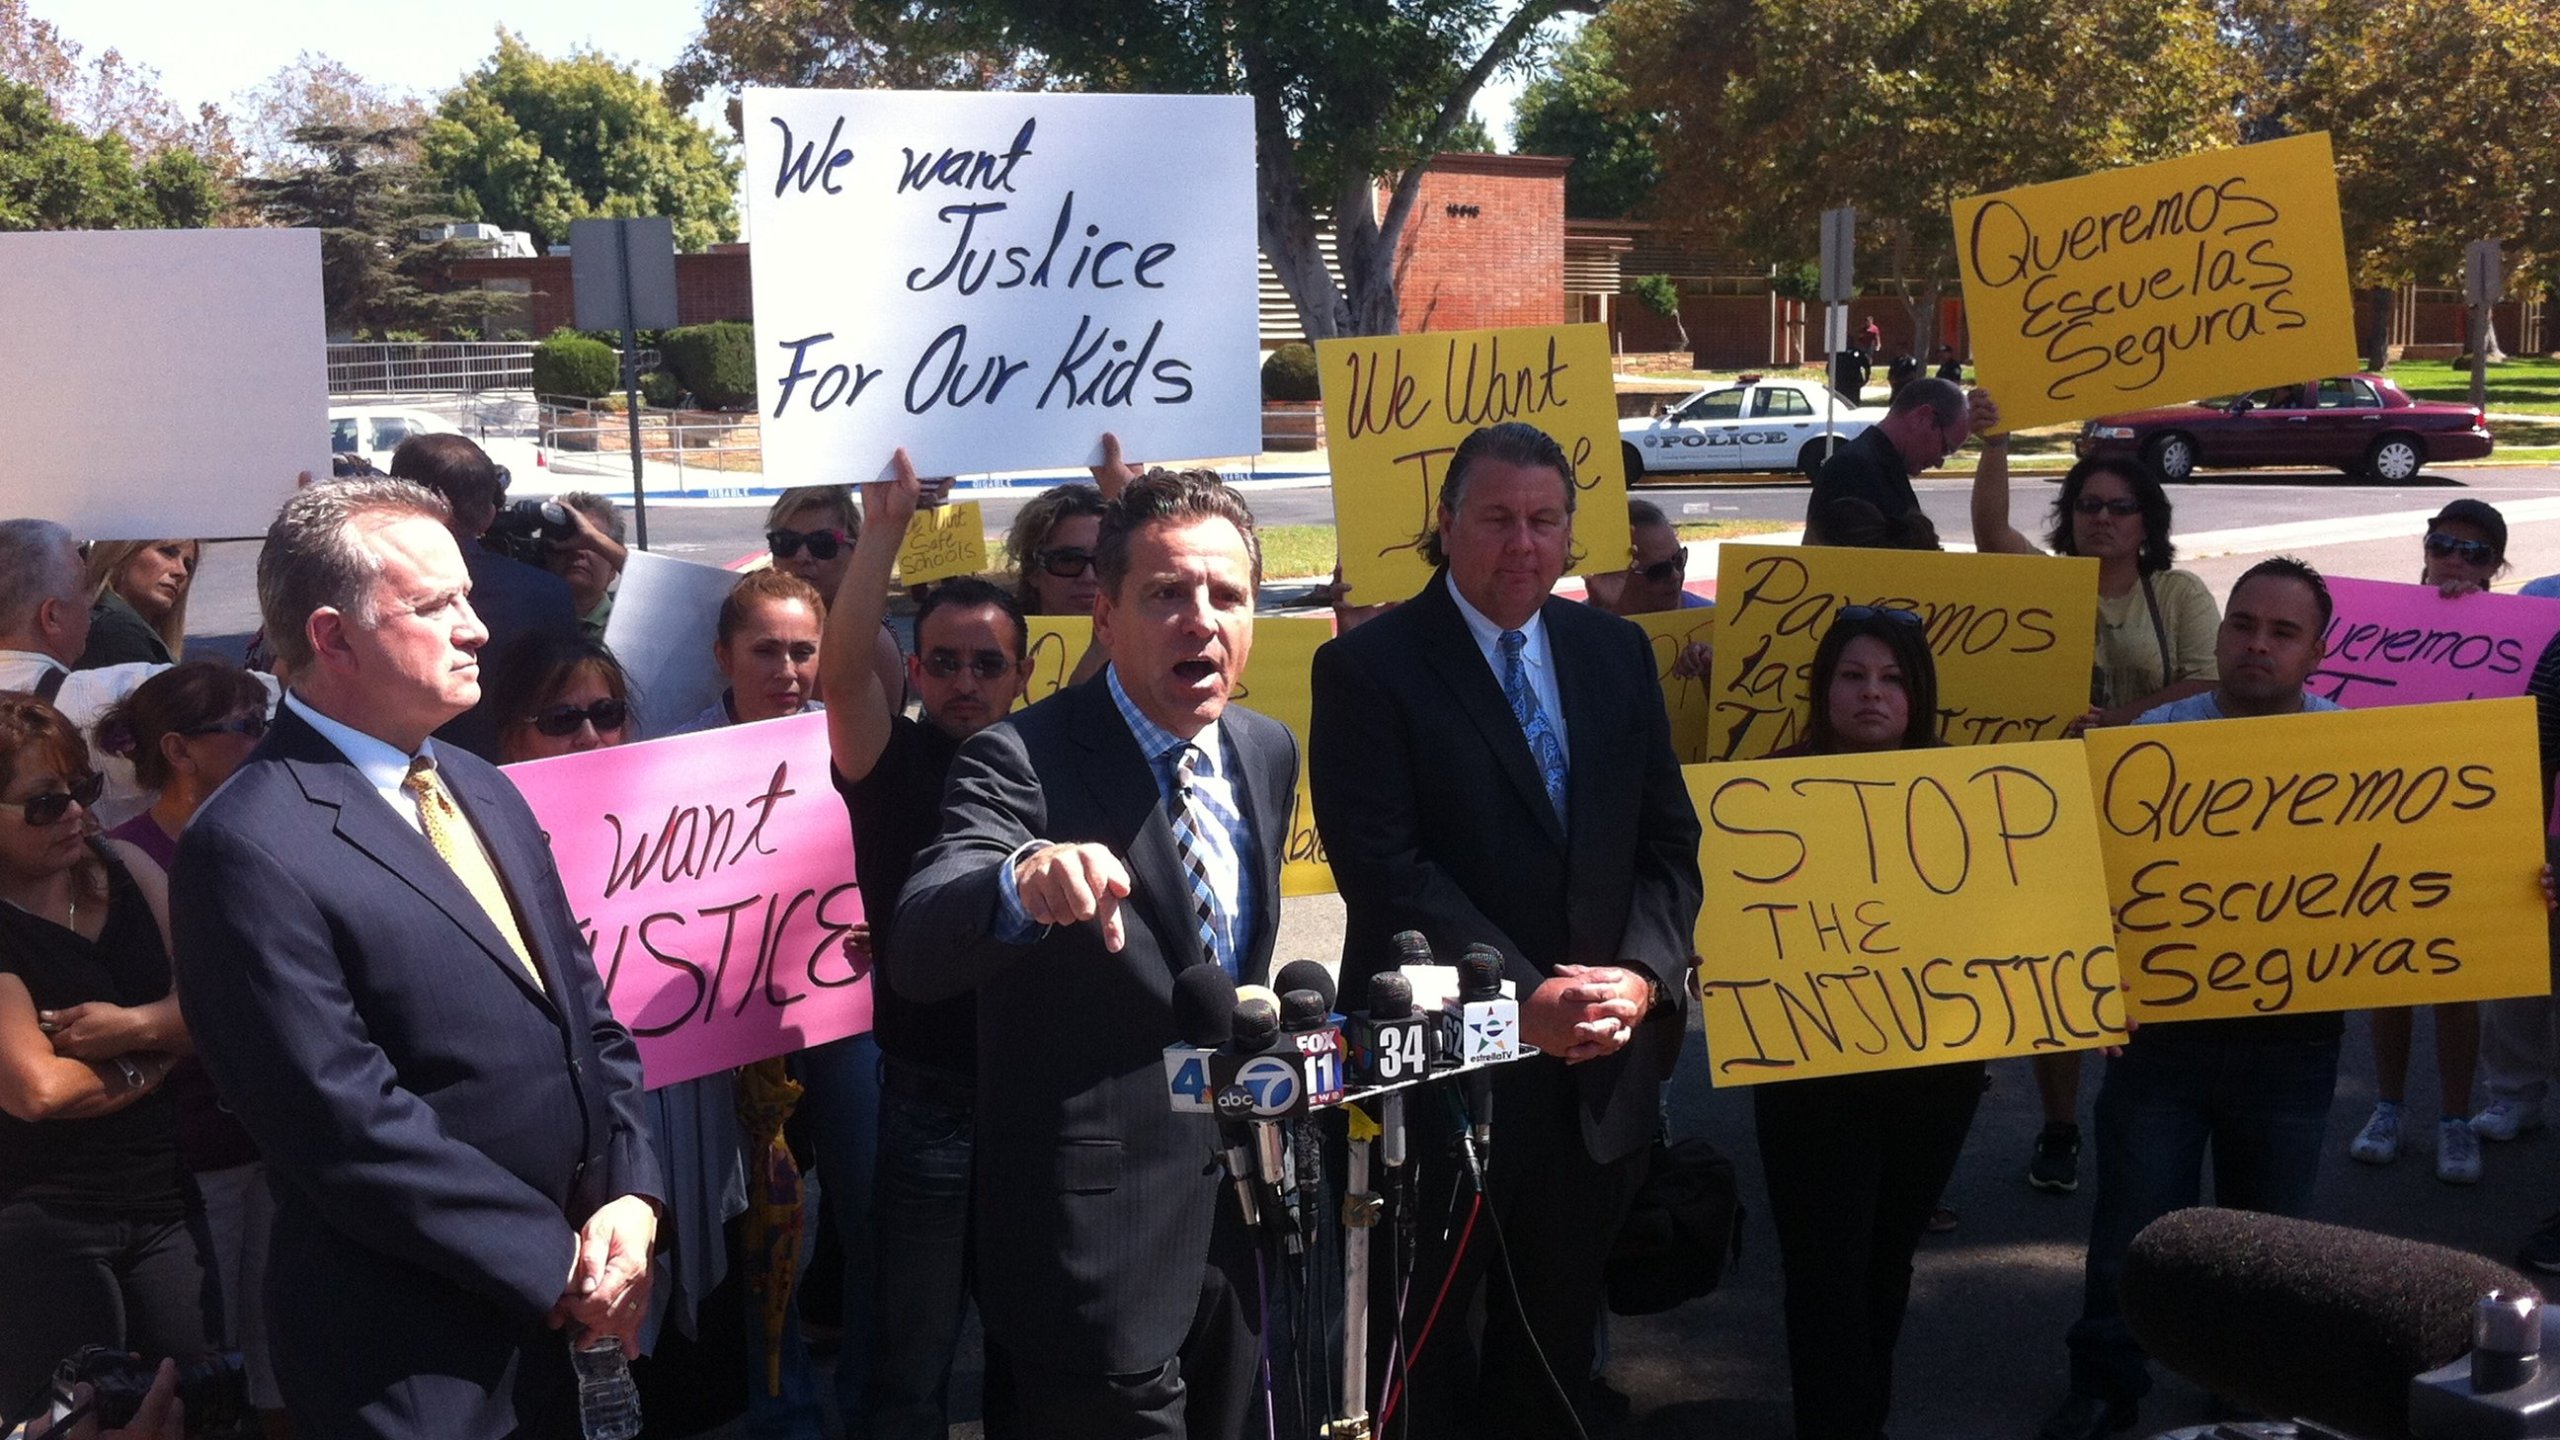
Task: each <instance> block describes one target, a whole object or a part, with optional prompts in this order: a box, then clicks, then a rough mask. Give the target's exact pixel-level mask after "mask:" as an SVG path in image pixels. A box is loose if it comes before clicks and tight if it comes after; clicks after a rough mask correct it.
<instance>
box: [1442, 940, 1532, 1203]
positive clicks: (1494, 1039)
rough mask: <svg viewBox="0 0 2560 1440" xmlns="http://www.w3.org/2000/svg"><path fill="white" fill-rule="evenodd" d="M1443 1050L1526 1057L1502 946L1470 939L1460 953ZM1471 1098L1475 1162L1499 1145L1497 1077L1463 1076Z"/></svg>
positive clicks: (1465, 1059)
mask: <svg viewBox="0 0 2560 1440" xmlns="http://www.w3.org/2000/svg"><path fill="white" fill-rule="evenodd" d="M1440 1025H1441V1031H1442V1034H1441V1042H1440V1043H1441V1050H1442V1052H1443V1053H1444V1054H1446V1055H1448V1056H1449V1057H1450V1058H1451V1059H1453V1060H1454V1061H1455V1062H1456V1063H1458V1064H1461V1065H1479V1064H1492V1063H1495V1062H1499V1061H1505V1060H1516V1059H1518V1058H1520V1002H1518V1001H1516V1000H1506V999H1504V998H1503V997H1502V952H1501V951H1499V950H1496V949H1494V948H1493V947H1492V946H1490V945H1482V944H1478V945H1470V946H1468V947H1467V953H1466V954H1464V955H1462V956H1460V957H1458V993H1457V995H1456V996H1455V997H1454V998H1452V999H1451V1000H1450V1001H1449V1003H1448V1004H1447V1005H1446V1006H1445V1007H1443V1008H1442V1009H1441V1011H1440ZM1459 1086H1460V1089H1461V1091H1462V1092H1463V1093H1464V1094H1465V1096H1466V1100H1467V1118H1468V1122H1469V1123H1468V1131H1469V1138H1470V1139H1471V1140H1472V1142H1473V1143H1472V1145H1471V1146H1470V1148H1469V1162H1470V1164H1471V1165H1472V1164H1473V1163H1474V1159H1475V1157H1476V1156H1477V1155H1478V1154H1481V1153H1483V1152H1485V1151H1489V1150H1491V1149H1492V1148H1493V1077H1492V1076H1490V1075H1486V1074H1483V1073H1481V1072H1479V1073H1476V1074H1472V1075H1468V1076H1466V1077H1465V1078H1463V1079H1462V1080H1460V1081H1459Z"/></svg>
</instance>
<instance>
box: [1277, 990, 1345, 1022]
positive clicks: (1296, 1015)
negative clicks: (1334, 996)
mask: <svg viewBox="0 0 2560 1440" xmlns="http://www.w3.org/2000/svg"><path fill="white" fill-rule="evenodd" d="M1332 1013H1333V1007H1332V1006H1330V1005H1328V1004H1326V1003H1325V999H1324V997H1323V996H1322V995H1319V994H1317V993H1316V992H1315V991H1313V990H1303V989H1301V990H1284V991H1282V992H1281V994H1280V1028H1281V1029H1283V1030H1291V1031H1296V1030H1315V1029H1320V1028H1322V1027H1323V1025H1324V1022H1325V1017H1326V1016H1328V1015H1330V1014H1332Z"/></svg>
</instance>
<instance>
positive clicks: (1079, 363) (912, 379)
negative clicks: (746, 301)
mask: <svg viewBox="0 0 2560 1440" xmlns="http://www.w3.org/2000/svg"><path fill="white" fill-rule="evenodd" d="M744 103H745V123H746V140H747V147H746V149H747V154H746V179H745V184H746V191H747V208H748V215H749V219H750V222H751V224H752V226H753V230H754V235H755V264H754V289H755V309H756V375H757V393H758V398H759V402H760V409H761V413H762V418H763V425H764V444H765V453H766V458H767V460H768V461H769V462H770V466H769V468H771V469H772V470H773V471H774V472H775V473H777V474H789V475H792V476H794V477H795V478H796V479H797V480H798V481H799V483H803V484H820V483H826V484H845V483H855V482H860V481H865V480H876V479H884V478H886V476H887V469H888V464H889V455H890V452H891V451H892V450H894V449H896V448H897V447H898V446H901V445H903V446H905V447H906V448H907V453H908V454H909V455H910V456H911V457H913V459H914V461H915V467H916V469H917V471H918V472H919V473H922V474H926V475H952V474H970V473H978V472H984V471H990V470H1005V469H1021V468H1032V467H1040V466H1052V465H1070V464H1073V465H1089V464H1097V463H1099V462H1100V461H1101V458H1102V454H1101V437H1102V434H1103V432H1104V431H1111V432H1114V433H1116V434H1118V435H1119V437H1120V439H1121V440H1122V441H1123V442H1124V443H1125V444H1126V445H1127V446H1128V447H1129V451H1130V453H1131V454H1139V455H1179V456H1216V455H1238V454H1250V453H1252V452H1253V451H1255V450H1257V449H1259V448H1260V447H1261V435H1262V431H1261V425H1262V419H1261V416H1262V398H1261V397H1262V390H1261V374H1260V363H1261V350H1260V346H1259V342H1258V340H1257V338H1256V336H1257V329H1256V327H1257V324H1258V316H1259V310H1258V306H1257V302H1256V299H1255V295H1256V282H1255V278H1254V277H1255V270H1254V245H1255V241H1254V184H1253V149H1254V147H1253V102H1252V100H1251V99H1249V98H1247V97H1244V96H1225V95H1054V94H1018V93H1005V94H956V93H942V92H930V93H920V92H907V91H889V90H861V91H851V90H749V91H747V92H746V96H745V102H744Z"/></svg>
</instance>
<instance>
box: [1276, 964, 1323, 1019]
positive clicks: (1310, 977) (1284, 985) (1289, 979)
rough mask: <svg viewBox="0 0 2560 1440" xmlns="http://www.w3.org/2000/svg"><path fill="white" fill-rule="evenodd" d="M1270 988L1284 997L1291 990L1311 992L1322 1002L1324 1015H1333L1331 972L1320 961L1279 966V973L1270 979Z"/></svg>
mask: <svg viewBox="0 0 2560 1440" xmlns="http://www.w3.org/2000/svg"><path fill="white" fill-rule="evenodd" d="M1271 988H1272V989H1274V990H1277V991H1279V992H1280V993H1281V995H1282V996H1284V997H1285V996H1287V995H1288V993H1289V992H1290V991H1292V990H1313V991H1314V992H1316V994H1317V995H1318V996H1320V997H1322V999H1323V1000H1324V1008H1325V1013H1326V1014H1328V1015H1330V1014H1332V1013H1333V1008H1334V1007H1333V1001H1334V985H1333V972H1332V971H1330V970H1327V969H1326V968H1324V962H1323V961H1321V960H1292V961H1290V962H1289V963H1288V964H1286V965H1283V966H1281V967H1280V973H1279V974H1277V975H1274V976H1272V977H1271Z"/></svg>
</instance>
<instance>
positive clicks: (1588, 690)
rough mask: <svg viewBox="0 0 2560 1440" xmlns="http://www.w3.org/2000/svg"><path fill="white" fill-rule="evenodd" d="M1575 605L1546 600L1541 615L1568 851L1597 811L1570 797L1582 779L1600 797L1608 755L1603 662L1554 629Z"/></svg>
mask: <svg viewBox="0 0 2560 1440" xmlns="http://www.w3.org/2000/svg"><path fill="white" fill-rule="evenodd" d="M1573 603H1574V602H1573V601H1571V600H1549V601H1548V602H1547V603H1546V606H1545V608H1544V610H1543V612H1542V613H1543V614H1545V615H1546V617H1547V654H1548V656H1549V658H1550V659H1552V660H1553V661H1554V663H1555V667H1556V695H1557V698H1558V699H1559V701H1561V702H1562V704H1563V706H1564V743H1565V809H1567V810H1568V811H1571V812H1572V815H1571V816H1570V817H1568V819H1567V822H1566V825H1565V829H1566V832H1567V843H1566V849H1567V850H1568V851H1571V850H1574V849H1578V848H1580V842H1581V841H1583V840H1585V839H1587V838H1588V837H1589V831H1588V829H1587V827H1586V826H1584V825H1583V824H1581V823H1579V822H1580V817H1583V816H1587V815H1589V814H1591V813H1592V809H1593V808H1595V807H1589V806H1582V805H1576V804H1575V803H1573V796H1574V794H1575V793H1576V792H1577V791H1579V790H1581V789H1582V786H1583V784H1584V782H1585V781H1586V780H1588V782H1589V783H1590V784H1591V785H1592V787H1593V790H1592V791H1591V792H1590V793H1594V794H1596V793H1598V786H1599V784H1600V778H1601V777H1600V772H1601V771H1602V770H1603V769H1604V768H1606V761H1605V760H1604V759H1603V758H1602V757H1603V756H1605V755H1607V754H1608V753H1609V746H1608V745H1607V744H1606V743H1605V737H1607V735H1608V734H1609V729H1608V725H1607V722H1606V720H1605V719H1604V717H1603V715H1602V713H1601V710H1600V687H1601V686H1602V684H1604V683H1605V682H1606V681H1607V679H1608V671H1607V669H1606V668H1605V666H1604V663H1603V662H1604V661H1605V659H1606V657H1605V656H1603V655H1600V654H1598V653H1596V647H1594V646H1592V645H1583V644H1576V643H1573V642H1571V641H1567V640H1565V639H1564V638H1563V637H1562V632H1561V630H1560V629H1559V628H1558V626H1557V625H1556V618H1555V617H1556V612H1557V610H1559V609H1561V608H1562V607H1564V606H1567V605H1572V604H1573ZM1571 618H1572V619H1573V620H1581V619H1584V618H1586V617H1584V616H1580V615H1576V616H1573V617H1571ZM1569 623H1570V621H1568V624H1569ZM1569 869H1570V867H1568V870H1569Z"/></svg>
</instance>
